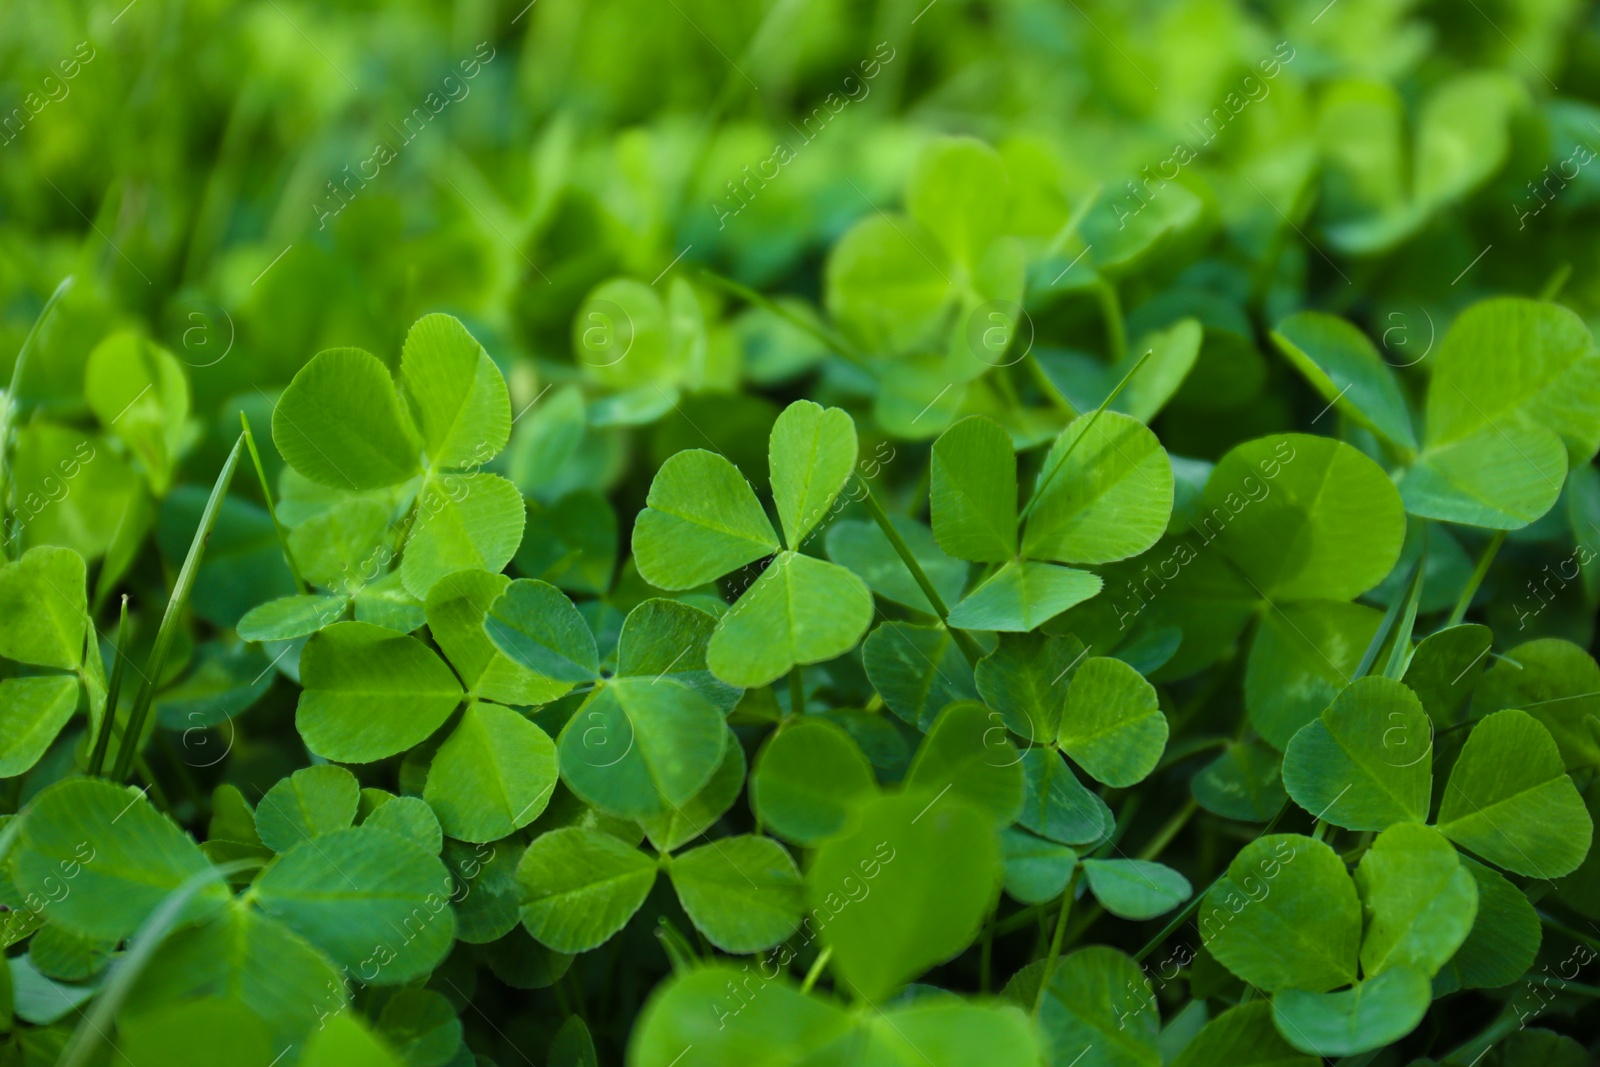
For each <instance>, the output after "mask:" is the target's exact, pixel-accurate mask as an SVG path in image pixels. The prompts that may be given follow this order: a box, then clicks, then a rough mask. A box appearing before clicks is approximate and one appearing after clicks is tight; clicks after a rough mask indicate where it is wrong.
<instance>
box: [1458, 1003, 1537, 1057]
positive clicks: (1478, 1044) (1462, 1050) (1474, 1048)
mask: <svg viewBox="0 0 1600 1067" xmlns="http://www.w3.org/2000/svg"><path fill="white" fill-rule="evenodd" d="M1543 1010H1544V1006H1543V1005H1542V1004H1537V1005H1535V1006H1534V1008H1533V1010H1532V1011H1531V1012H1528V1013H1526V1014H1524V1013H1519V1012H1518V1011H1517V1006H1516V1005H1515V1004H1507V1005H1506V1006H1505V1008H1504V1009H1503V1010H1502V1011H1501V1012H1500V1015H1499V1017H1497V1018H1496V1019H1495V1021H1494V1022H1492V1023H1490V1024H1489V1025H1488V1027H1487V1028H1485V1029H1484V1031H1483V1032H1482V1033H1481V1034H1479V1035H1478V1036H1477V1037H1474V1038H1472V1039H1470V1040H1468V1041H1467V1042H1466V1044H1464V1045H1461V1046H1459V1047H1457V1048H1455V1049H1452V1050H1451V1051H1450V1052H1448V1053H1446V1054H1445V1055H1444V1056H1443V1058H1441V1059H1440V1060H1439V1062H1440V1063H1477V1062H1478V1061H1479V1060H1481V1059H1482V1058H1483V1054H1484V1053H1485V1052H1488V1051H1489V1049H1490V1048H1492V1047H1494V1045H1496V1044H1498V1043H1499V1041H1500V1040H1501V1039H1502V1038H1505V1037H1509V1036H1511V1035H1512V1034H1514V1033H1516V1032H1517V1031H1518V1030H1520V1029H1522V1028H1523V1027H1524V1026H1526V1025H1527V1019H1528V1018H1531V1017H1532V1016H1534V1015H1538V1014H1539V1013H1540V1012H1542V1011H1543Z"/></svg>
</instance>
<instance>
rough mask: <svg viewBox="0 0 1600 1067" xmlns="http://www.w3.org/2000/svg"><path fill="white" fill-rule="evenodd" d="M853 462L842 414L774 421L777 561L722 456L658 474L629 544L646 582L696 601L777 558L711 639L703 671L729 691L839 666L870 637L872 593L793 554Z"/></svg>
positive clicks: (797, 413) (809, 409) (759, 515)
mask: <svg viewBox="0 0 1600 1067" xmlns="http://www.w3.org/2000/svg"><path fill="white" fill-rule="evenodd" d="M855 453H856V449H855V429H854V424H853V423H852V422H851V421H850V419H849V416H848V415H846V414H845V413H843V412H842V411H839V412H836V413H834V412H827V411H824V410H823V409H822V408H820V407H818V406H817V405H815V404H812V403H810V402H809V401H797V402H795V403H794V404H791V405H790V406H789V408H788V409H787V410H786V411H785V412H784V413H783V414H782V415H781V416H779V418H778V421H777V423H776V424H774V426H773V430H772V435H771V443H770V453H769V456H770V459H769V462H770V466H771V472H772V484H773V489H774V494H775V500H776V502H777V506H778V511H779V515H780V517H781V520H782V522H783V526H784V531H785V534H786V536H787V540H788V545H789V547H788V550H786V551H781V552H780V551H778V550H779V548H780V546H779V544H778V541H777V537H776V534H775V533H774V532H773V529H772V524H771V523H770V522H769V521H768V519H767V517H766V515H765V513H764V512H763V511H762V510H761V505H760V503H759V502H758V501H757V500H756V497H755V493H754V491H753V490H752V489H751V488H750V483H748V482H746V481H745V480H744V478H743V476H742V475H741V474H740V473H739V471H738V469H737V468H736V467H734V466H733V464H732V463H730V462H729V461H728V460H726V459H724V458H723V457H722V456H720V455H717V454H714V453H710V452H704V451H699V450H690V451H686V452H679V453H677V454H676V455H674V456H673V457H672V458H670V459H669V460H668V461H667V462H666V463H664V464H662V466H661V469H660V470H659V471H657V472H656V477H655V479H654V481H652V482H651V486H650V495H649V496H648V497H647V498H646V504H647V507H646V508H645V510H644V511H643V512H642V513H641V514H640V516H639V519H638V522H636V523H635V525H634V533H633V540H634V557H635V560H636V562H637V564H638V567H639V574H640V576H641V577H643V578H644V579H645V581H647V582H649V583H651V584H652V585H655V586H656V587H657V588H662V589H691V588H694V587H695V586H698V585H701V584H704V583H705V582H707V581H710V580H712V579H714V578H717V577H720V576H721V575H724V574H726V573H728V572H729V571H731V570H733V569H735V568H736V567H739V566H742V565H744V564H746V563H750V562H752V561H754V560H757V559H760V558H762V557H764V556H767V555H770V554H772V553H773V552H778V554H777V555H776V556H775V557H774V558H773V560H772V561H771V563H770V564H769V565H768V566H767V568H766V570H764V571H763V572H762V573H761V577H759V578H758V579H757V580H756V582H755V584H754V585H752V586H751V587H750V588H749V589H748V590H746V591H745V593H744V595H743V596H741V597H740V598H739V600H738V602H737V603H736V604H734V606H733V607H732V608H731V609H730V610H729V611H728V612H726V613H725V614H724V615H723V616H722V619H721V620H720V621H719V622H718V624H717V629H716V633H715V634H713V635H712V638H711V644H710V647H709V649H708V651H707V663H708V665H709V666H710V668H711V671H712V673H713V674H715V675H716V676H717V677H718V678H720V679H722V680H723V681H724V682H726V683H728V684H729V685H734V686H738V687H741V688H752V687H756V686H761V685H765V684H767V683H768V682H771V681H773V680H774V679H777V678H779V677H781V676H782V675H783V674H784V673H785V672H786V671H788V670H789V669H790V668H792V667H794V666H795V665H797V664H807V663H820V662H823V661H825V660H830V659H834V658H835V657H837V656H840V655H843V654H844V653H845V652H847V651H849V650H850V649H851V648H853V647H855V645H856V644H857V642H859V641H860V639H861V637H862V635H863V634H864V633H865V631H866V628H867V625H868V623H869V622H870V621H871V617H872V594H871V592H870V591H869V590H868V589H867V587H866V585H865V583H863V582H862V581H861V579H860V578H857V577H856V576H855V575H854V574H852V573H850V572H849V571H848V570H845V569H844V568H843V567H840V566H838V565H836V564H833V563H827V562H824V561H822V560H819V559H816V558H814V557H812V556H806V555H802V554H801V553H800V552H799V551H798V549H799V546H800V542H801V541H802V540H803V539H804V537H805V536H806V534H807V533H809V532H810V530H811V529H812V528H813V527H814V526H815V525H816V523H817V522H818V521H819V520H820V518H821V517H822V515H823V513H824V512H826V511H827V509H828V508H829V507H830V506H831V505H832V503H833V501H834V500H835V498H837V496H838V494H839V491H840V490H841V489H842V488H843V486H844V482H845V479H846V478H847V477H848V476H849V473H850V468H851V467H852V465H853V464H854V462H855Z"/></svg>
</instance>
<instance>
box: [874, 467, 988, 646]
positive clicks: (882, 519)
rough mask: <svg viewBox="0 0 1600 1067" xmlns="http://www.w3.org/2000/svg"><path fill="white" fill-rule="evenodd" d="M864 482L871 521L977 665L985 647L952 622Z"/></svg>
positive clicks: (951, 634)
mask: <svg viewBox="0 0 1600 1067" xmlns="http://www.w3.org/2000/svg"><path fill="white" fill-rule="evenodd" d="M856 480H857V481H858V482H860V484H861V488H862V490H863V491H864V493H865V495H864V496H862V498H861V503H862V504H863V505H864V506H865V507H866V509H867V513H868V514H869V515H871V516H872V521H873V522H876V523H877V524H878V529H880V530H882V531H883V536H885V537H887V538H888V539H889V544H890V545H891V546H893V548H894V551H895V554H896V555H897V556H899V557H900V561H901V562H902V563H904V564H905V565H906V570H908V571H910V572H911V577H912V578H914V579H916V582H917V587H918V588H919V589H921V590H922V595H923V596H925V597H927V598H928V603H929V604H931V605H932V606H933V610H934V614H936V615H938V616H939V622H940V623H942V624H943V625H944V628H945V629H946V630H947V631H948V632H949V634H950V636H951V637H952V638H953V639H954V640H955V643H956V647H957V648H959V649H961V654H962V655H963V656H965V657H966V658H967V662H968V663H970V664H972V665H973V666H974V667H975V666H977V665H978V661H979V660H980V659H982V658H983V647H982V646H981V645H979V644H978V642H977V640H976V639H975V638H974V637H973V636H972V635H971V634H969V633H967V632H966V631H965V630H961V629H958V628H956V627H954V626H951V625H950V609H949V608H947V607H946V606H945V602H944V598H943V597H941V596H940V595H939V590H937V589H935V588H934V587H933V582H932V581H930V580H929V579H928V575H927V572H925V571H924V570H923V569H922V564H920V563H918V562H917V557H916V556H915V555H913V554H912V552H911V546H909V545H907V544H906V542H905V538H903V537H901V536H900V531H899V530H896V529H895V528H894V523H893V522H891V521H890V520H889V513H888V512H886V511H884V510H883V505H882V504H880V503H878V498H877V497H875V496H873V495H872V488H871V487H870V486H868V485H867V483H866V480H865V479H863V478H859V477H858V478H857V479H856Z"/></svg>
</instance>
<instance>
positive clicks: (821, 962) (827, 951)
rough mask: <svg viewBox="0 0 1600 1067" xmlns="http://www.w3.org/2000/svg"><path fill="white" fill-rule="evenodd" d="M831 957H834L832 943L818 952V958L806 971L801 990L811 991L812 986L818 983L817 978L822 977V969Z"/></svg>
mask: <svg viewBox="0 0 1600 1067" xmlns="http://www.w3.org/2000/svg"><path fill="white" fill-rule="evenodd" d="M831 959H833V946H832V945H829V946H828V947H826V948H824V949H823V950H822V951H821V952H819V953H817V958H816V959H815V960H814V961H812V964H811V968H810V969H809V970H808V971H806V978H805V981H803V982H801V983H800V992H802V993H809V992H811V988H812V987H813V986H815V985H816V984H817V979H818V978H821V977H822V969H823V968H824V967H826V966H827V965H828V961H829V960H831Z"/></svg>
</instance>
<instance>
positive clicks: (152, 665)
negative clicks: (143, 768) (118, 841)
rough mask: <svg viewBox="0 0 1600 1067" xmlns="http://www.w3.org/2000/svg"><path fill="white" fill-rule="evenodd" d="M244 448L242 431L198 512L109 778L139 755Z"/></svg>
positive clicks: (121, 775) (124, 775)
mask: <svg viewBox="0 0 1600 1067" xmlns="http://www.w3.org/2000/svg"><path fill="white" fill-rule="evenodd" d="M243 451H244V434H242V433H241V434H240V435H239V439H238V440H237V441H235V442H234V443H233V451H232V452H229V453H228V461H227V462H226V463H224V464H223V465H222V473H220V474H218V475H217V481H216V484H215V485H213V486H212V487H211V497H210V499H208V500H207V501H206V507H205V511H203V512H201V514H200V525H199V526H197V527H195V531H194V540H193V541H191V542H190V543H189V554H188V555H187V556H185V557H184V558H183V566H182V568H180V569H179V571H178V580H177V581H176V582H174V583H173V586H172V596H171V598H169V599H168V600H167V610H166V613H165V614H163V615H162V616H161V628H160V629H159V630H157V631H156V640H155V644H153V645H152V646H151V647H150V661H149V662H148V663H147V664H146V665H145V672H144V681H143V682H142V683H141V684H140V685H139V694H138V696H136V697H135V698H134V701H133V710H132V711H131V712H130V713H129V714H128V727H127V729H126V730H125V731H124V732H123V735H122V744H121V745H119V746H118V747H117V762H116V766H114V767H112V769H111V777H112V779H114V780H115V781H118V782H125V781H127V779H128V770H129V768H131V767H132V766H133V758H134V756H135V755H137V754H138V751H139V735H140V734H141V733H143V731H144V720H145V716H146V715H148V714H149V712H150V704H151V702H152V701H154V700H155V696H156V682H157V680H158V679H159V678H160V677H161V669H162V668H163V667H164V666H166V662H167V653H168V652H170V651H171V650H172V641H173V639H174V638H175V637H176V636H177V632H178V618H179V616H181V615H182V614H183V609H184V606H185V605H187V604H188V603H189V593H190V591H191V590H192V589H193V588H194V578H195V574H196V572H198V571H199V570H200V560H201V557H203V556H204V555H205V551H206V542H207V541H208V540H210V539H211V529H212V527H214V526H215V525H216V524H217V513H218V512H220V511H221V510H222V501H223V498H224V497H226V496H227V495H228V486H229V485H230V484H232V482H233V472H234V470H235V469H236V468H237V467H238V466H239V454H240V453H241V452H243Z"/></svg>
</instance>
